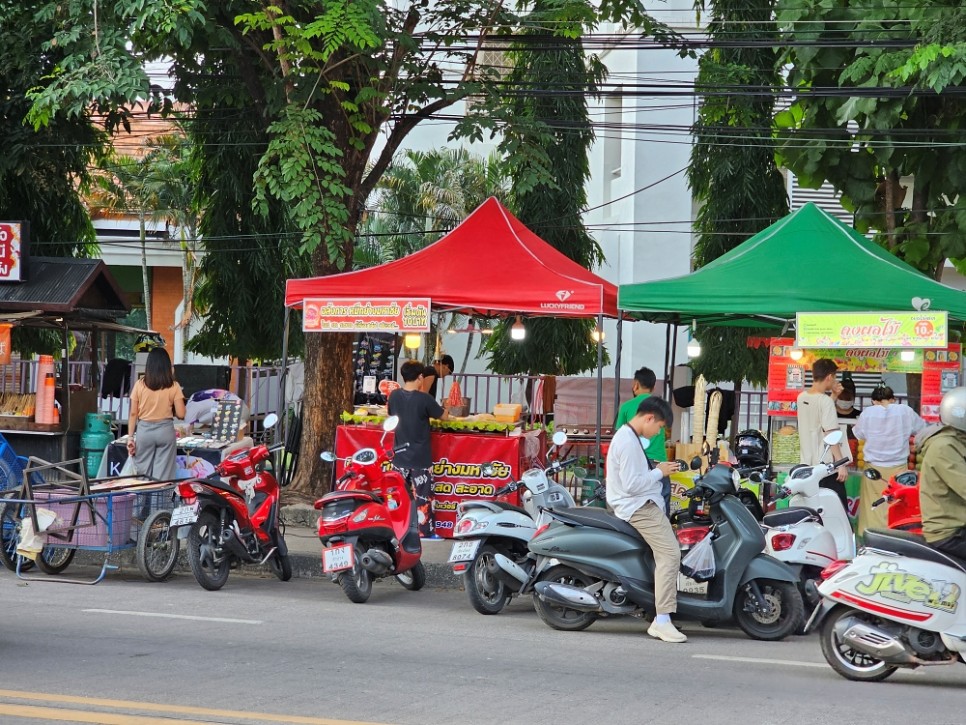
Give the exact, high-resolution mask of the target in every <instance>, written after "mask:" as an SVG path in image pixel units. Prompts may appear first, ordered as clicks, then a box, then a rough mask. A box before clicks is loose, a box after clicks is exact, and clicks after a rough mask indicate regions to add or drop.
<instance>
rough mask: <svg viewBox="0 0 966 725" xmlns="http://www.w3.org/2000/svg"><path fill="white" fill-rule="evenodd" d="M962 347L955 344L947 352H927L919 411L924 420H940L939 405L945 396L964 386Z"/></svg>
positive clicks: (923, 363)
mask: <svg viewBox="0 0 966 725" xmlns="http://www.w3.org/2000/svg"><path fill="white" fill-rule="evenodd" d="M962 364H963V355H962V346H961V345H960V343H958V342H957V343H953V344H951V345H950V346H949V347H947V348H946V349H945V350H926V353H925V356H924V359H923V361H922V391H921V393H920V396H921V397H920V403H919V410H920V415H921V416H922V419H923V420H925V421H929V422H930V423H935V422H936V421H938V420H939V404H940V403H941V402H942V399H943V396H944V395H945V394H946V393H947V392H948V391H950V390H952V389H953V388H958V387H959V386H960V385H962V384H963V383H962V379H963V377H962Z"/></svg>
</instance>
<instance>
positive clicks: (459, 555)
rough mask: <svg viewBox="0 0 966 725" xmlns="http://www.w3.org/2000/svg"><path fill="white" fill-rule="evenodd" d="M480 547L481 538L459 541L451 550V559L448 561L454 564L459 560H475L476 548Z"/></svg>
mask: <svg viewBox="0 0 966 725" xmlns="http://www.w3.org/2000/svg"><path fill="white" fill-rule="evenodd" d="M479 548H480V540H479V539H470V540H469V541H457V542H456V543H454V544H453V548H452V549H451V550H450V552H449V559H447V563H448V564H454V563H456V562H458V561H473V559H474V558H475V557H476V550H477V549H479Z"/></svg>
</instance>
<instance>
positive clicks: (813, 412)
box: [798, 358, 849, 512]
mask: <svg viewBox="0 0 966 725" xmlns="http://www.w3.org/2000/svg"><path fill="white" fill-rule="evenodd" d="M837 372H838V366H837V365H836V364H835V363H834V362H832V361H831V360H829V359H828V358H821V359H819V360H816V361H815V363H814V364H813V365H812V387H810V388H809V389H808V390H806V391H805V392H803V393H802V394H800V395H799V396H798V440H799V446H800V448H801V454H802V463H804V464H806V465H808V466H814V465H817V464H819V463H831V462H832V461H837V460H839V459H841V458H845V457H846V456H844V455H843V453H842V448H841V446H840V445H839V444H837V443H836V444H835V445H834V446H832V447H831V448H830V449H829V454H830V455H828V456H826V458H827V460H824V461H823V460H822V451H823V450H824V449H825V444H824V443H823V439H824V438H825V436H827V435H828V434H829V433H831V432H833V431H837V430H839V421H838V415H837V414H836V413H835V402H834V399H835V398H836V397H838V394H839V393H841V392H842V385H841V383H839V381H838V378H837V376H836V373H837ZM828 393H831V394H832V395H831V397H830V396H829V395H828ZM848 475H849V472H848V469H847V468H846V467H845V466H839V467H838V468H836V469H835V473H833V474H832V475H830V476H826V477H825V478H823V479H822V480H821V481H820V482H819V485H820V486H822V487H823V488H828V489H831V490H833V491H835V493H837V494H838V497H839V500H841V501H842V508H843V509H845V511H846V512H848V510H849V500H848V497H847V496H846V495H845V479H846V478H848Z"/></svg>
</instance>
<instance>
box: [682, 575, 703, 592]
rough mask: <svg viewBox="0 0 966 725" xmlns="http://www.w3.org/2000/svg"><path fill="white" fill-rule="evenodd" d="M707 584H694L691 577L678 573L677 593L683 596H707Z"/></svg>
mask: <svg viewBox="0 0 966 725" xmlns="http://www.w3.org/2000/svg"><path fill="white" fill-rule="evenodd" d="M708 584H709V582H696V581H694V579H692V578H691V577H687V576H684V574H681V573H680V572H679V573H678V591H679V592H684V593H685V594H707V593H708Z"/></svg>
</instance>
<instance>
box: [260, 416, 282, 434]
mask: <svg viewBox="0 0 966 725" xmlns="http://www.w3.org/2000/svg"><path fill="white" fill-rule="evenodd" d="M276 425H278V416H277V415H276V414H275V413H269V414H268V415H266V416H265V419H264V420H262V428H264V429H266V430H267V429H269V428H274V427H275V426H276Z"/></svg>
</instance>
